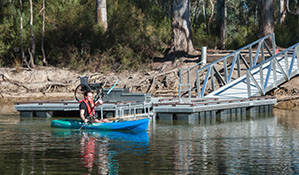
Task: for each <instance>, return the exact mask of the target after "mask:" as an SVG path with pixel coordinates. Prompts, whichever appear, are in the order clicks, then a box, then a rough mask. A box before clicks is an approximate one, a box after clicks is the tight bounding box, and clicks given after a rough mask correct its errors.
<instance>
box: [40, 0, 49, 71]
mask: <svg viewBox="0 0 299 175" xmlns="http://www.w3.org/2000/svg"><path fill="white" fill-rule="evenodd" d="M45 10H46V9H45V0H43V28H42V41H41V50H42V53H43V63H44V65H45V66H47V65H48V62H47V59H46V54H45V50H44V34H45Z"/></svg>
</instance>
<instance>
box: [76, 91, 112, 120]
mask: <svg viewBox="0 0 299 175" xmlns="http://www.w3.org/2000/svg"><path fill="white" fill-rule="evenodd" d="M79 103H80V105H79V110H80V118H81V119H82V121H84V122H85V123H87V122H89V121H90V122H91V123H111V121H110V120H108V119H102V120H99V119H97V118H96V115H95V114H96V113H95V109H94V107H95V106H97V105H99V104H100V105H102V104H103V101H102V100H98V101H96V102H95V101H94V100H93V96H92V92H90V91H86V92H84V100H81V101H79Z"/></svg>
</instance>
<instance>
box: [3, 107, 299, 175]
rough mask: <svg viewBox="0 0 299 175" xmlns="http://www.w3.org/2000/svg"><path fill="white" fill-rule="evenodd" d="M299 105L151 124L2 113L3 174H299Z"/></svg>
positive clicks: (157, 121)
mask: <svg viewBox="0 0 299 175" xmlns="http://www.w3.org/2000/svg"><path fill="white" fill-rule="evenodd" d="M297 113H298V112H291V111H281V110H275V111H274V116H273V115H268V114H267V115H259V116H254V117H253V116H251V117H245V118H244V117H237V116H235V117H227V118H226V119H225V120H224V119H222V120H220V119H218V118H215V119H213V118H211V119H210V120H207V121H200V122H199V123H198V124H193V125H190V124H184V123H180V122H177V121H173V122H167V121H162V120H156V121H152V122H151V123H150V125H149V130H148V131H147V132H136V133H135V132H96V131H83V132H79V131H77V130H69V129H55V128H51V127H50V123H51V120H53V119H57V118H52V119H40V118H20V117H19V116H17V115H1V116H0V133H1V134H0V139H1V143H0V172H1V174H9V175H10V174H299V152H298V151H299V144H298V141H299V118H298V117H299V116H298V115H297Z"/></svg>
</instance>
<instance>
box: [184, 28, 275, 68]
mask: <svg viewBox="0 0 299 175" xmlns="http://www.w3.org/2000/svg"><path fill="white" fill-rule="evenodd" d="M274 35H275V34H274V33H271V34H269V35H267V36H264V37H263V38H260V39H258V40H256V41H254V42H252V43H250V44H248V45H246V46H244V47H242V48H240V49H238V50H236V51H234V52H233V53H230V54H229V55H226V56H224V57H222V58H220V59H219V60H216V61H214V62H212V63H210V64H208V65H206V66H204V67H202V68H199V69H198V70H197V71H201V70H203V69H206V68H208V67H210V66H211V65H213V64H216V63H218V62H220V61H223V60H224V59H226V58H228V57H230V56H232V55H234V54H236V53H239V52H241V51H242V50H244V49H246V48H248V47H250V46H252V45H255V44H257V43H259V42H260V41H262V40H265V39H266V38H269V37H270V36H274ZM199 64H200V63H197V64H196V65H194V66H192V67H190V68H189V70H190V69H193V68H194V67H196V66H198V65H199Z"/></svg>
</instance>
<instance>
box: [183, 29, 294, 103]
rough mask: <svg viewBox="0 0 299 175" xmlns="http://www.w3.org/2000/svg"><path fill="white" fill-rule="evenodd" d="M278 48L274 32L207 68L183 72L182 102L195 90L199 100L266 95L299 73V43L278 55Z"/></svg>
mask: <svg viewBox="0 0 299 175" xmlns="http://www.w3.org/2000/svg"><path fill="white" fill-rule="evenodd" d="M269 43H270V44H271V45H272V46H271V47H269V45H270V44H269ZM275 45H276V44H275V34H274V33H272V34H269V35H268V36H265V37H263V38H261V39H259V40H257V41H255V42H253V43H251V44H249V45H247V46H245V47H243V48H241V49H239V50H237V51H235V52H233V53H231V54H229V55H227V56H225V57H223V58H221V59H219V60H217V61H215V62H213V63H211V64H208V65H206V66H204V67H201V68H198V67H199V66H200V64H197V65H195V66H193V67H191V68H189V69H181V70H180V84H179V98H180V101H188V100H189V101H190V100H191V93H192V91H195V93H196V95H197V98H204V97H207V98H219V99H240V98H242V99H244V98H250V97H252V96H263V95H265V94H266V93H267V92H269V91H270V90H271V89H273V88H276V87H277V86H279V85H280V84H282V83H284V82H286V81H288V80H290V79H291V78H292V77H294V76H296V75H297V74H298V73H299V72H298V68H299V60H298V59H299V43H297V44H295V45H293V46H291V47H289V48H287V49H286V50H284V51H282V52H279V53H278V51H277V50H276V48H275ZM253 48H256V49H255V51H253ZM242 63H243V64H242ZM192 71H193V75H194V74H195V76H193V77H195V78H193V79H192V78H191V76H190V75H192ZM194 72H195V73H194ZM193 84H194V86H193V87H192V85H193ZM183 94H188V98H183ZM193 94H194V92H193Z"/></svg>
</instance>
